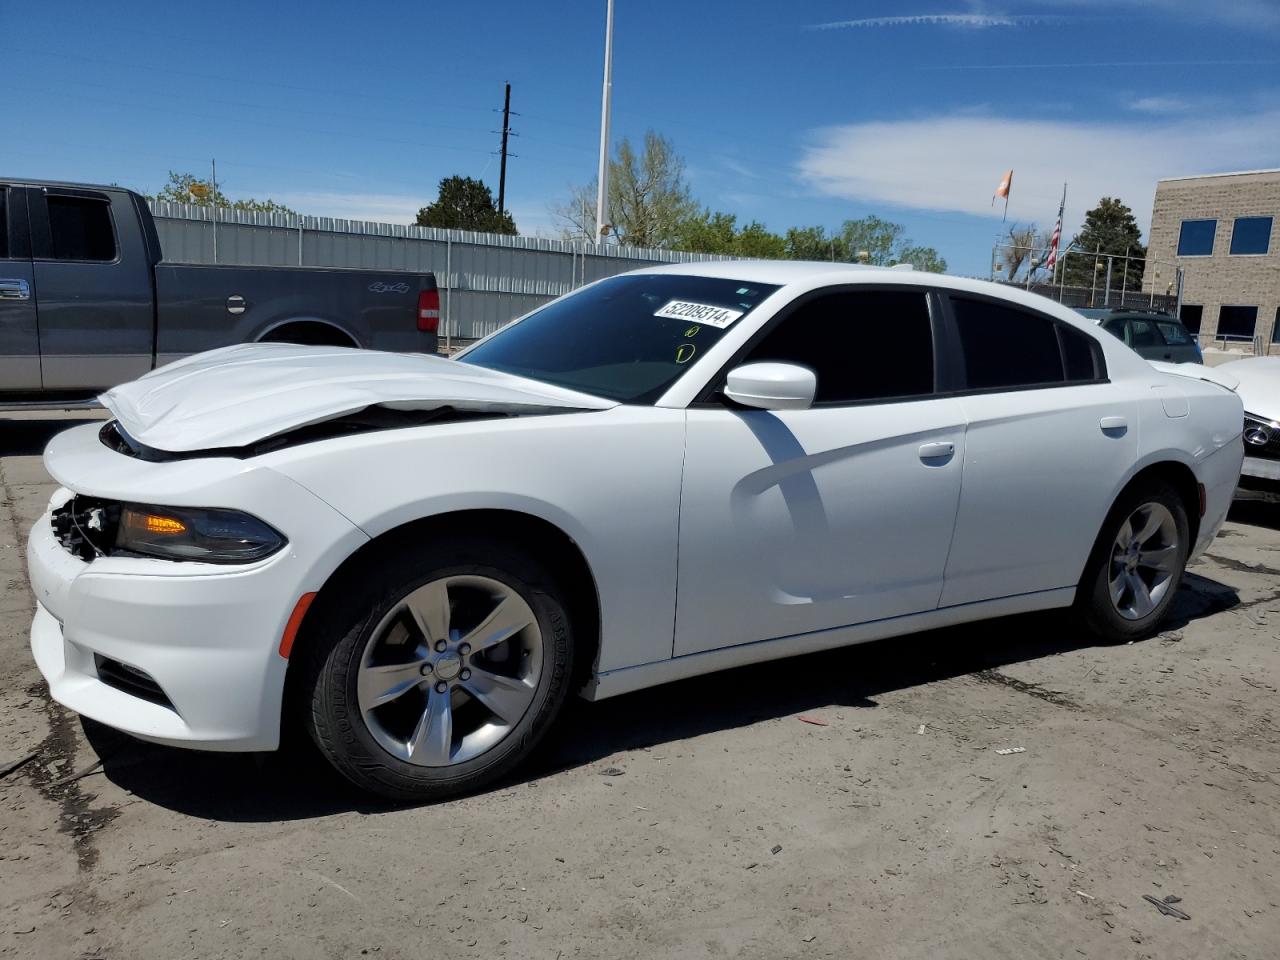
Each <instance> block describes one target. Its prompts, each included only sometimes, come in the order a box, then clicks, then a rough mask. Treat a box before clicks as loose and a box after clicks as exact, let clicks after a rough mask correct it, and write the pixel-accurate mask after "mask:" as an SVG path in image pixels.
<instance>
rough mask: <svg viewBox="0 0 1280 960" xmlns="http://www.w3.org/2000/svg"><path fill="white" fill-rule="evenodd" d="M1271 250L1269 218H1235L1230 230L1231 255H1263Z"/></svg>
mask: <svg viewBox="0 0 1280 960" xmlns="http://www.w3.org/2000/svg"><path fill="white" fill-rule="evenodd" d="M1270 249H1271V218H1270V217H1236V224H1235V226H1234V227H1233V228H1232V230H1231V255H1232V256H1241V255H1244V254H1263V253H1266V252H1267V251H1269V250H1270Z"/></svg>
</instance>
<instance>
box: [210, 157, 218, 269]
mask: <svg viewBox="0 0 1280 960" xmlns="http://www.w3.org/2000/svg"><path fill="white" fill-rule="evenodd" d="M209 171H210V174H209V192H210V193H211V194H213V196H212V197H211V198H210V200H211V202H212V204H213V209H212V210H211V211H210V212H211V213H212V214H213V262H214V263H217V262H218V161H217V158H214V159H212V160H210V161H209Z"/></svg>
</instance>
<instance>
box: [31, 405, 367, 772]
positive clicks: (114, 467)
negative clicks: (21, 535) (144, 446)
mask: <svg viewBox="0 0 1280 960" xmlns="http://www.w3.org/2000/svg"><path fill="white" fill-rule="evenodd" d="M90 430H93V431H95V432H94V433H93V434H92V443H93V444H95V445H96V447H97V449H94V448H93V447H90V446H87V445H86V443H84V442H81V441H86V440H87V439H88V436H82V437H79V438H75V441H74V442H73V441H70V440H64V438H65V437H68V435H67V434H64V435H63V437H59V438H55V440H54V442H53V444H51V445H50V448H49V451H48V452H47V453H46V462H47V463H48V464H49V467H50V470H51V472H53V473H54V475H55V477H56V478H57V479H58V480H60V481H61V482H63V483H64V484H66V485H68V486H70V487H72V488H73V489H75V490H77V491H78V492H82V493H86V494H89V495H92V496H98V497H104V498H109V499H118V500H132V501H135V502H144V503H146V502H151V503H164V504H171V505H177V506H199V505H202V504H203V505H210V504H212V505H224V506H231V507H236V508H240V509H246V510H249V511H250V512H252V513H254V514H255V515H258V516H270V517H272V520H273V525H278V529H280V530H281V532H283V533H284V534H285V536H286V537H288V538H289V543H288V544H287V546H286V547H285V548H284V549H283V550H282V551H280V552H279V553H277V554H275V555H273V556H271V557H268V558H267V559H265V560H261V561H258V562H256V563H252V564H245V565H243V566H214V565H210V564H202V563H186V562H173V561H166V560H155V559H145V558H139V557H101V558H99V559H96V560H93V561H91V562H84V561H82V560H80V559H79V558H78V557H76V556H74V555H72V554H71V553H70V552H69V551H68V550H66V549H65V548H64V547H63V546H62V545H61V544H60V543H58V541H57V539H56V538H55V537H54V534H53V529H52V525H51V523H50V514H49V513H45V514H44V516H42V517H41V518H40V519H39V520H37V521H36V524H35V526H34V527H33V528H32V531H31V536H30V539H29V541H28V546H27V562H28V570H29V573H30V578H31V586H32V589H33V590H34V592H35V595H36V600H37V606H36V614H35V618H34V620H33V621H32V625H31V651H32V654H33V655H34V657H35V661H36V665H37V666H38V667H39V669H40V672H41V673H42V674H43V675H44V677H45V679H46V680H47V681H48V683H49V691H50V694H51V695H52V696H53V698H54V699H55V700H57V701H58V702H59V703H61V704H63V705H64V706H66V707H68V708H70V709H72V710H74V711H76V712H77V713H80V714H83V715H84V716H86V717H90V718H92V719H94V720H97V721H100V722H102V723H105V724H107V725H108V726H111V727H115V728H117V729H119V730H123V731H125V732H126V733H130V734H133V735H134V736H137V737H141V738H143V739H146V740H151V741H155V742H158V743H166V744H171V745H175V746H188V747H199V748H202V749H208V750H271V749H274V748H275V747H276V746H278V744H279V738H280V711H281V704H282V701H283V695H284V681H285V673H286V671H287V668H288V662H287V661H286V660H285V659H284V658H283V657H281V656H280V654H279V645H280V639H281V636H282V634H283V632H284V628H285V624H286V622H287V620H288V617H289V614H290V613H291V612H292V610H293V607H294V605H295V603H296V602H297V600H298V598H299V597H301V596H302V595H303V594H304V593H309V592H312V591H316V590H319V589H320V588H321V586H323V584H324V581H325V580H326V579H327V578H328V576H329V574H330V573H331V572H332V571H333V569H335V568H336V567H337V565H338V563H340V562H341V560H342V559H344V558H345V557H346V556H348V555H349V554H350V553H351V551H353V550H354V549H356V548H357V547H358V546H359V545H360V544H362V543H364V542H367V537H365V535H364V534H363V533H361V532H360V531H359V530H358V529H356V528H355V527H354V526H353V525H352V524H351V523H350V521H348V520H346V519H345V518H344V517H342V516H341V515H340V514H338V513H337V512H336V511H334V510H333V509H332V508H331V507H329V506H328V505H327V504H325V503H323V502H322V501H320V500H318V499H317V498H316V497H314V496H313V495H311V494H310V493H308V492H307V491H305V490H303V489H302V488H301V487H299V486H297V485H296V484H295V483H293V481H291V480H289V479H288V478H286V477H283V476H280V475H279V474H275V473H273V472H272V471H269V470H261V469H246V468H245V464H244V463H241V462H235V463H234V465H230V466H229V467H228V468H227V469H226V470H224V469H222V468H221V467H219V465H218V464H217V462H215V461H205V462H204V463H205V467H204V471H203V476H202V479H201V481H199V482H197V483H196V484H195V485H194V486H193V487H192V488H191V489H187V490H184V491H183V492H182V493H181V494H178V493H176V492H174V490H173V489H170V490H168V491H166V490H163V489H161V488H162V487H164V486H166V485H168V486H170V487H171V488H176V486H177V484H176V483H175V482H174V478H173V477H171V476H169V473H170V471H168V470H167V469H166V468H167V467H168V466H169V465H166V464H153V463H142V462H138V461H132V460H130V459H129V458H127V457H124V456H123V455H121V454H117V453H114V452H112V451H109V450H107V449H106V448H105V447H102V446H101V444H97V438H96V427H91V428H90ZM77 432H79V431H76V430H73V431H70V432H69V433H70V434H75V433H77ZM99 451H100V452H101V453H99ZM99 456H105V457H108V458H114V459H112V460H106V461H103V463H104V469H101V470H91V471H90V470H88V469H87V467H86V466H85V465H86V464H87V465H88V466H92V464H93V463H94V462H95V461H97V460H98V458H99ZM117 461H128V462H127V463H125V464H121V463H119V462H117ZM188 463H190V462H188ZM68 465H71V466H72V469H70V470H68ZM179 466H180V465H179ZM113 471H115V474H114V475H113ZM69 472H70V473H72V474H75V475H74V476H68V473H69ZM101 477H109V478H110V480H109V482H107V483H106V484H105V485H104V484H103V482H102V481H101V480H100V479H98V480H96V481H95V479H94V478H101ZM68 496H70V491H69V490H66V489H63V490H60V491H59V492H58V493H57V494H55V496H54V499H53V504H57V503H59V502H61V501H62V500H63V499H65V498H66V497H68ZM98 658H107V659H109V660H111V661H115V662H116V663H118V664H122V665H124V666H125V667H126V668H133V669H134V670H137V671H143V672H144V673H145V674H146V675H147V676H148V677H149V678H150V679H151V680H153V681H154V683H155V685H156V686H158V687H159V689H160V691H161V692H162V693H163V697H160V698H155V699H159V700H161V701H162V702H153V700H151V699H147V698H145V697H143V696H138V695H136V694H135V693H133V692H130V691H129V690H127V689H123V688H122V687H121V685H120V684H119V683H115V684H113V683H112V678H111V677H110V676H109V675H107V674H104V673H102V672H100V669H99V660H98ZM165 701H167V702H165Z"/></svg>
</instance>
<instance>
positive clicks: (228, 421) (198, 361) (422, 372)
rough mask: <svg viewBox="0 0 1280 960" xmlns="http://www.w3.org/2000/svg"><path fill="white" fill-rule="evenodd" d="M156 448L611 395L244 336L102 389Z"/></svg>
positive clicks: (135, 434) (537, 409)
mask: <svg viewBox="0 0 1280 960" xmlns="http://www.w3.org/2000/svg"><path fill="white" fill-rule="evenodd" d="M99 399H100V401H101V402H102V405H103V406H105V407H106V408H107V409H108V410H110V411H111V413H113V414H114V415H115V417H116V419H117V420H118V421H119V423H120V426H121V427H122V428H123V429H124V430H125V432H127V433H128V434H129V436H131V437H132V438H133V439H134V440H136V441H138V442H139V443H141V444H143V445H145V446H148V447H153V448H155V449H157V450H164V451H170V452H189V451H193V450H206V449H211V448H218V447H242V446H246V445H248V444H251V443H256V442H258V441H260V440H265V439H267V438H270V437H274V436H277V435H279V434H282V433H286V432H288V431H290V430H295V429H297V428H299V427H305V426H309V425H311V424H314V423H321V422H323V421H326V420H331V419H334V418H336V417H341V416H343V415H345V414H349V413H354V412H356V411H358V410H362V409H364V408H366V407H378V406H380V407H386V408H388V409H392V410H423V411H428V410H439V409H443V408H446V407H447V408H450V409H454V410H459V411H466V412H473V413H494V414H524V413H547V412H551V411H554V410H607V409H609V408H611V407H615V406H617V403H616V402H615V401H613V400H606V399H604V398H601V397H596V396H592V395H590V394H586V393H578V392H576V391H573V390H566V389H563V388H561V387H556V386H552V385H551V384H547V383H541V382H539V381H537V380H529V379H526V378H524V377H517V376H514V375H512V374H507V373H500V372H498V371H496V370H488V369H486V368H484V367H478V366H472V365H470V364H461V363H456V362H454V361H452V360H446V359H444V358H443V357H437V356H428V355H425V354H400V353H382V352H380V351H375V350H357V349H354V348H350V347H305V346H296V345H294V344H287V343H246V344H238V345H236V346H232V347H223V348H221V349H219V350H210V351H208V352H207V353H199V354H196V355H194V356H191V357H187V358H186V359H184V360H179V361H177V362H176V363H171V364H168V365H167V366H164V367H161V368H159V369H158V370H153V371H152V372H151V373H148V374H146V375H145V376H143V377H140V378H138V379H137V380H134V381H131V382H129V383H124V384H121V385H120V386H118V387H113V388H112V389H110V390H108V391H107V392H106V393H104V394H103V395H102V396H101V397H100V398H99Z"/></svg>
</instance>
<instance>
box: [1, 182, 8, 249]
mask: <svg viewBox="0 0 1280 960" xmlns="http://www.w3.org/2000/svg"><path fill="white" fill-rule="evenodd" d="M8 256H9V191H8V190H6V189H5V188H4V187H0V260H4V259H6V258H7V257H8Z"/></svg>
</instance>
